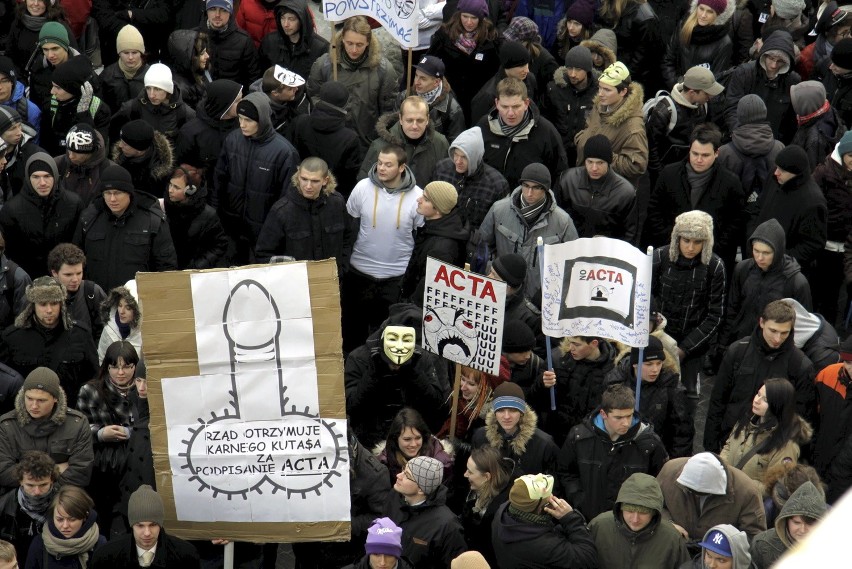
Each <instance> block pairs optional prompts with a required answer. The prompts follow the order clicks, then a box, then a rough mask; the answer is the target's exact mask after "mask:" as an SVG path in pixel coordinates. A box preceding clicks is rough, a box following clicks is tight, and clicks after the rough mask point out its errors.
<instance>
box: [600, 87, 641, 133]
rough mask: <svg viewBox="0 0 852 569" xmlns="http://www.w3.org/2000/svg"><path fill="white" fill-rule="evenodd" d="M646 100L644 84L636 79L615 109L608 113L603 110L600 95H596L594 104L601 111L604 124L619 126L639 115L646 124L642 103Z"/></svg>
mask: <svg viewBox="0 0 852 569" xmlns="http://www.w3.org/2000/svg"><path fill="white" fill-rule="evenodd" d="M644 101H645V90H644V89H643V88H642V85H640V84H639V83H636V82H635V81H634V82H633V83H631V84H630V86H629V87H627V96H626V97H624V100H623V101H622V102H621V104H620V105H619V106H618V107H616V108H615V110H613V111H609V112H606V113H604V112H601V111H600V96H599V95H595V99H594V106H595V109H596V110H597V111H598V112H600V113H601V122H602V123H603V124H606V125H609V126H612V127H616V128H617V127H620V126H621V125H622V124H624V123H625V122H627V121H628V120H629V119H631V118H633V117H639V119H641V120H642V122H643V124H644V122H645V119H644V118H643V115H642V104H643V103H644Z"/></svg>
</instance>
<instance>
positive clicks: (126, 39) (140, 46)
mask: <svg viewBox="0 0 852 569" xmlns="http://www.w3.org/2000/svg"><path fill="white" fill-rule="evenodd" d="M134 50H135V51H138V52H140V53H145V40H144V39H143V38H142V34H141V33H139V30H138V29H136V27H135V26H131V25H130V24H127V25H126V26H124V27H123V28H121V30H119V32H118V35H117V36H116V38H115V51H116V52H117V53H121V52H122V51H134Z"/></svg>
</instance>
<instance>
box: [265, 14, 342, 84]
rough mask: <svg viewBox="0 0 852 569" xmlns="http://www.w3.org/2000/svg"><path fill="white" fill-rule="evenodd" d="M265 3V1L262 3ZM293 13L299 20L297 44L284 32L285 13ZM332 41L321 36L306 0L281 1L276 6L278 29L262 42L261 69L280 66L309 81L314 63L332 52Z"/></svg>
mask: <svg viewBox="0 0 852 569" xmlns="http://www.w3.org/2000/svg"><path fill="white" fill-rule="evenodd" d="M259 1H261V2H262V1H263V0H259ZM285 9H286V10H287V11H289V12H293V13H294V14H296V17H298V18H299V26H300V27H299V42H298V43H296V44H294V43H292V42H291V41H290V38H288V37H287V36H286V35H285V34H284V31H283V30H282V29H281V13H282V12H283V11H284V10H285ZM328 48H329V43H328V40H327V39H325V38H324V37H322V36H321V35H319V34H318V33H317V32H316V29H315V27H314V19H313V16H312V15H311V13H310V10H309V9H308V5H307V2H305V0H280V1H279V2H278V3H277V4H276V5H275V24H274V28H273V29H272V30H270V31H269V32H268V33H267V34H266V35H264V36H263V38H262V40H261V42H260V52H259V54H258V55H259V57H260V68H261V69H269V68H270V67H272V66H273V65H280V66H282V67H285V68H287V69H289V70H290V71H292V72H294V73H298V74H299V75H301V76H302V77H303V78H305V79H307V78H308V76H309V75H310V74H311V66H312V65H313V64H314V61H316V60H317V59H319V57H320V56H321V55H323V54H325V53H328Z"/></svg>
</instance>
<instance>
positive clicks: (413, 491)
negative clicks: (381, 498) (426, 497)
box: [393, 465, 421, 497]
mask: <svg viewBox="0 0 852 569" xmlns="http://www.w3.org/2000/svg"><path fill="white" fill-rule="evenodd" d="M393 489H394V490H396V491H397V492H399V493H400V494H402V495H403V496H406V497H413V496H417V494H419V493H420V492H421V490H420V486H418V485H417V482H416V481H415V480H414V476H412V474H411V470H410V469H409V468H408V465H406V466H405V468H403V469H402V472H400V473H399V474H397V475H396V482H394V485H393Z"/></svg>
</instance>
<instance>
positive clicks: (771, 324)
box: [758, 318, 793, 349]
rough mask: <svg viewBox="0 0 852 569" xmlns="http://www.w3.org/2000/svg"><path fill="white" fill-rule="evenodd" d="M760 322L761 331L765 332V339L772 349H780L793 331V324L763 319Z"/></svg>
mask: <svg viewBox="0 0 852 569" xmlns="http://www.w3.org/2000/svg"><path fill="white" fill-rule="evenodd" d="M758 322H759V323H760V329H761V330H762V331H763V339H764V340H765V341H766V343H767V344H768V345H769V347H770V348H772V349H777V348H780V347H781V344H783V343H784V342H785V341H786V340H787V338H788V337H789V336H790V333H791V332H792V331H793V323H792V322H776V321H775V320H764V319H763V318H761V319H760V320H759V321H758Z"/></svg>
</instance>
